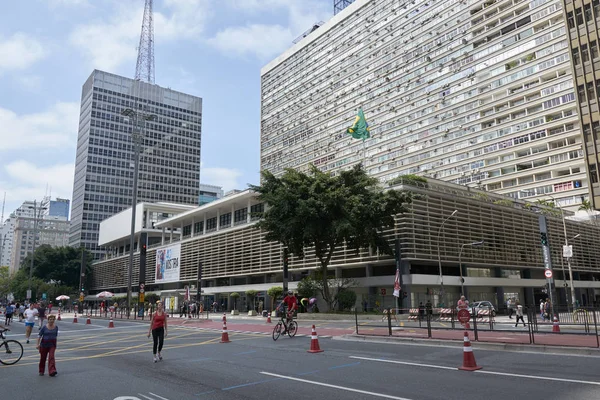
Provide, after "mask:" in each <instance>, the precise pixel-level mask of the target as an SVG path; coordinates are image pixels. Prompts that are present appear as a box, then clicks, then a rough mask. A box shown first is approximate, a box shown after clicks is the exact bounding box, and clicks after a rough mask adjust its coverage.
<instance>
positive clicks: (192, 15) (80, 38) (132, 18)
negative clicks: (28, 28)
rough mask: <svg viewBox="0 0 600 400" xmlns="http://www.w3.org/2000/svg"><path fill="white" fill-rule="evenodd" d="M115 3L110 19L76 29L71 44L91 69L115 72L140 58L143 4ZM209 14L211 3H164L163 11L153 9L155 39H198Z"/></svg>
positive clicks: (180, 0) (193, 0) (197, 0)
mask: <svg viewBox="0 0 600 400" xmlns="http://www.w3.org/2000/svg"><path fill="white" fill-rule="evenodd" d="M136 4H137V5H138V6H137V7H132V4H130V3H129V2H125V3H114V12H113V13H110V14H109V17H108V18H109V19H107V20H100V21H96V22H93V23H90V24H85V25H79V26H77V27H76V28H75V29H74V30H73V31H72V32H71V34H70V36H69V43H70V44H71V45H73V46H74V47H76V48H78V49H79V50H80V51H81V52H82V53H84V54H85V56H86V57H87V58H88V59H89V60H90V63H91V66H92V68H97V69H103V70H108V71H114V70H115V69H116V68H117V67H118V66H119V65H121V64H123V63H125V62H131V64H132V65H133V62H134V60H135V59H136V58H137V50H136V49H137V46H138V45H139V38H140V33H141V25H142V16H143V11H144V7H143V3H139V4H138V3H136ZM209 15H210V7H209V1H208V0H164V12H160V11H156V9H155V10H154V31H155V40H156V41H158V42H161V41H163V40H164V41H170V40H181V39H182V38H187V39H189V38H197V37H198V35H199V34H200V33H201V32H202V31H203V30H204V26H205V24H206V20H207V19H208V16H209Z"/></svg>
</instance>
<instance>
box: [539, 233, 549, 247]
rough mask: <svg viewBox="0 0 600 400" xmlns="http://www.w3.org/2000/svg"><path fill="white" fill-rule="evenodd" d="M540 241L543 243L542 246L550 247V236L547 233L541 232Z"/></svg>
mask: <svg viewBox="0 0 600 400" xmlns="http://www.w3.org/2000/svg"><path fill="white" fill-rule="evenodd" d="M540 240H541V241H542V246H548V235H547V234H546V232H540Z"/></svg>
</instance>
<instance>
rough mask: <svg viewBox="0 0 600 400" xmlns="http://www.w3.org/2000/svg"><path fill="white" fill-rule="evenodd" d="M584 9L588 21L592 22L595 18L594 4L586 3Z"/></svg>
mask: <svg viewBox="0 0 600 400" xmlns="http://www.w3.org/2000/svg"><path fill="white" fill-rule="evenodd" d="M583 11H584V14H585V20H586V21H587V22H592V21H593V19H594V16H593V15H592V6H591V5H590V4H586V5H584V6H583Z"/></svg>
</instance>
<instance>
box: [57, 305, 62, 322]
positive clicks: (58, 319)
mask: <svg viewBox="0 0 600 400" xmlns="http://www.w3.org/2000/svg"><path fill="white" fill-rule="evenodd" d="M56 320H57V321H62V319H61V318H60V308H59V309H58V318H57V319H56Z"/></svg>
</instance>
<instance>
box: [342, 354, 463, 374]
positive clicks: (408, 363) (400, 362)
mask: <svg viewBox="0 0 600 400" xmlns="http://www.w3.org/2000/svg"><path fill="white" fill-rule="evenodd" d="M350 358H355V359H357V360H366V361H379V362H385V363H390V364H402V365H411V366H414V367H426V368H437V369H449V370H452V371H457V370H458V368H457V367H444V366H442V365H433V364H420V363H414V362H408V361H394V360H385V359H381V358H368V357H355V356H350Z"/></svg>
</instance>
